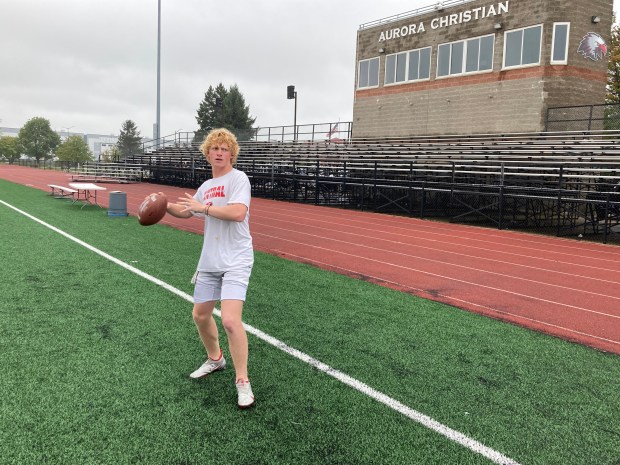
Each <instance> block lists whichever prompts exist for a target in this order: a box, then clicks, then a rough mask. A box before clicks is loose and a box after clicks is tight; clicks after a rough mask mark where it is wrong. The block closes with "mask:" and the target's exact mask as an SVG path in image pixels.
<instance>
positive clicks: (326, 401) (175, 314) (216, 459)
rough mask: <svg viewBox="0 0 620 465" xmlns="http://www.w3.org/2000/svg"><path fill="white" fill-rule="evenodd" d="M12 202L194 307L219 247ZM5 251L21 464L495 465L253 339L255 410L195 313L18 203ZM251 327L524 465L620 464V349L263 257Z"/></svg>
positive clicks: (19, 195)
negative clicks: (199, 276)
mask: <svg viewBox="0 0 620 465" xmlns="http://www.w3.org/2000/svg"><path fill="white" fill-rule="evenodd" d="M0 200H1V201H4V202H7V203H9V204H11V205H13V206H15V207H17V208H19V209H21V210H23V211H25V212H27V213H28V214H30V215H33V216H35V217H37V218H39V219H41V220H42V221H45V222H46V223H49V224H51V225H53V226H54V227H56V228H58V229H60V230H62V231H65V232H66V233H68V234H70V235H72V236H75V237H77V238H78V239H80V240H82V241H85V242H87V243H88V244H90V245H92V246H93V247H96V248H97V249H100V250H102V251H103V252H105V253H107V254H110V255H111V256H113V257H115V258H117V259H119V260H121V261H123V262H126V263H127V264H129V265H131V266H134V267H136V268H138V269H140V270H142V271H143V272H145V273H148V274H150V275H152V276H154V277H156V278H158V279H160V280H162V281H164V282H166V283H168V284H170V285H171V286H173V287H175V288H177V289H179V290H181V291H183V292H185V293H188V294H190V295H191V292H192V285H191V284H190V278H191V275H192V273H193V271H194V269H195V266H196V262H197V260H198V255H199V252H200V247H201V245H202V236H200V235H196V234H192V233H187V232H183V231H179V230H175V229H173V228H169V227H166V226H163V225H155V226H152V227H148V228H145V227H142V226H140V225H139V224H138V223H137V220H136V219H135V218H132V217H117V218H109V217H107V215H106V211H105V210H103V209H100V208H98V207H91V206H87V207H84V208H82V209H80V207H79V206H78V205H71V204H70V202H67V201H65V200H58V199H53V198H51V197H50V196H48V195H46V194H45V193H43V192H42V191H38V190H34V189H30V188H26V187H23V186H18V185H15V184H11V183H8V182H5V181H1V180H0ZM0 244H1V247H0V263H2V264H3V265H2V269H1V270H0V295H1V296H2V300H1V301H0V321H1V324H0V366H2V370H0V398H1V399H2V402H1V403H0V463H1V464H38V463H54V464H67V463H75V464H89V463H92V464H125V463H127V464H129V463H145V464H147V463H148V464H203V463H204V464H210V463H213V464H229V463H230V464H246V463H247V464H280V463H281V464H289V463H290V464H405V463H415V464H478V463H480V464H482V463H491V462H490V461H489V460H487V459H486V458H484V457H483V456H481V455H479V454H476V453H474V452H472V451H471V450H469V449H467V448H465V447H463V446H461V445H459V444H456V443H454V442H452V441H450V440H449V439H447V438H445V437H444V436H442V435H440V434H438V433H436V432H434V431H431V430H429V429H427V428H425V427H424V426H422V425H420V424H418V423H416V422H415V421H413V420H411V419H409V418H407V417H405V416H404V415H402V414H400V413H398V412H395V411H393V410H391V409H389V408H388V407H386V406H384V405H383V404H380V403H378V402H376V401H374V400H372V399H370V398H368V397H367V396H365V395H364V394H362V393H360V392H358V391H356V390H354V389H352V388H350V387H348V386H346V385H344V384H342V383H340V382H339V381H337V380H335V379H334V378H332V377H331V376H329V375H327V374H325V373H322V372H320V371H319V370H317V369H316V368H313V367H311V366H309V365H307V364H305V363H303V362H301V361H299V360H298V359H296V358H293V357H291V356H290V355H288V354H286V353H284V352H283V351H281V350H280V349H278V348H275V347H273V346H272V345H269V344H268V343H266V342H264V341H262V340H261V339H259V338H257V337H254V336H252V335H250V337H249V344H250V366H249V367H250V377H251V380H252V385H253V389H254V393H255V395H256V397H257V405H256V407H254V408H253V409H251V410H248V411H239V410H238V409H237V407H236V392H235V389H234V384H233V383H234V370H233V369H232V366H231V367H230V369H227V370H226V371H224V372H221V373H217V374H214V375H213V376H211V377H209V378H207V379H204V380H201V381H194V380H191V379H189V378H188V376H187V375H188V373H189V372H191V371H192V370H193V369H195V368H196V367H197V366H198V365H199V364H200V363H202V361H203V359H204V357H205V355H204V349H202V346H201V344H200V342H199V339H198V336H197V334H196V331H195V328H194V326H193V322H192V320H191V303H189V302H188V301H186V300H184V299H183V298H182V297H179V296H178V295H176V294H173V293H171V292H170V291H168V290H165V289H163V288H161V287H159V286H157V285H155V284H154V283H152V282H149V281H148V280H146V279H144V278H142V277H140V276H138V275H136V274H134V273H132V272H131V271H129V270H126V269H124V268H122V267H120V266H119V265H118V264H115V263H113V262H111V261H109V260H107V259H105V258H103V257H101V256H100V255H97V254H96V253H94V252H93V251H91V250H88V249H86V248H84V247H83V246H81V245H79V244H77V243H75V242H73V241H71V240H70V239H68V238H66V237H63V236H62V235H60V234H58V233H57V232H54V231H52V230H50V229H49V228H46V227H45V226H43V225H41V224H39V223H37V222H35V221H33V220H32V219H30V218H28V217H26V216H24V215H22V214H20V213H18V212H16V211H14V210H13V209H10V208H8V207H7V206H6V205H4V204H2V203H0ZM244 320H245V321H246V322H247V323H248V324H249V325H251V326H253V327H255V328H257V329H259V330H261V331H263V332H265V333H267V334H269V335H270V336H272V337H274V338H277V339H278V340H280V341H283V342H284V343H286V344H288V345H289V346H291V347H293V348H295V349H298V350H300V351H302V352H304V353H306V354H308V355H310V356H312V357H314V358H316V359H318V360H320V361H322V362H324V363H326V364H328V365H330V366H331V367H333V368H334V369H336V370H339V371H341V372H344V373H346V374H347V375H349V376H351V377H353V378H355V379H357V380H359V381H360V382H363V383H365V384H367V385H369V386H370V387H372V388H374V389H376V390H378V391H380V392H383V393H384V394H387V395H389V396H391V397H392V398H394V399H396V400H398V401H399V402H401V403H403V404H405V405H407V406H409V407H410V408H412V409H415V410H417V411H419V412H421V413H423V414H425V415H428V416H430V417H432V418H433V419H435V420H437V421H439V422H441V423H443V424H445V425H446V426H448V427H450V428H453V429H455V430H457V431H460V432H461V433H463V434H465V435H468V436H469V437H471V438H472V439H475V440H477V441H480V442H482V443H484V444H485V445H486V446H488V447H490V448H493V449H495V450H497V451H499V452H501V453H503V454H505V455H507V456H508V457H510V458H512V459H514V460H516V461H518V462H520V463H523V464H568V463H570V464H597V465H598V464H618V463H620V426H618V425H620V406H619V402H618V401H619V400H620V395H619V394H618V392H620V357H618V356H615V355H610V354H605V353H601V352H598V351H595V350H592V349H589V348H586V347H583V346H579V345H576V344H572V343H568V342H565V341H562V340H560V339H556V338H553V337H549V336H545V335H542V334H539V333H535V332H532V331H528V330H525V329H523V328H519V327H516V326H513V325H509V324H505V323H501V322H498V321H495V320H492V319H488V318H484V317H481V316H479V315H475V314H471V313H468V312H465V311H462V310H459V309H456V308H453V307H450V306H446V305H443V304H440V303H437V302H431V301H426V300H423V299H420V298H417V297H414V296H411V295H408V294H404V293H400V292H396V291H393V290H389V289H386V288H382V287H379V286H376V285H373V284H370V283H366V282H361V281H357V280H354V279H351V278H347V277H344V276H340V275H337V274H333V273H329V272H326V271H323V270H319V269H316V268H313V267H310V266H307V265H303V264H298V263H294V262H290V261H286V260H283V259H280V258H277V257H273V256H269V255H266V254H262V253H256V262H255V266H254V270H253V275H252V279H251V283H250V289H249V291H248V300H247V302H246V306H245V311H244ZM220 334H221V338H222V341H221V342H222V345H223V347H224V348H226V347H227V344H226V340H225V336H224V331H223V330H221V331H220ZM225 353H226V354H227V351H225ZM230 362H232V361H231V360H230V358H229V363H230ZM231 365H232V363H231Z"/></svg>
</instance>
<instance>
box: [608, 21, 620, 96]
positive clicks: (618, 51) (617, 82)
mask: <svg viewBox="0 0 620 465" xmlns="http://www.w3.org/2000/svg"><path fill="white" fill-rule="evenodd" d="M609 52H610V53H609V55H610V56H609V62H608V65H607V67H608V73H607V96H606V99H605V103H620V24H616V25H614V26H613V27H612V29H611V43H610V44H609Z"/></svg>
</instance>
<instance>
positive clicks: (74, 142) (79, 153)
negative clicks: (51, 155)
mask: <svg viewBox="0 0 620 465" xmlns="http://www.w3.org/2000/svg"><path fill="white" fill-rule="evenodd" d="M56 156H57V157H58V159H59V160H60V161H70V162H75V163H85V162H87V161H92V160H93V154H92V152H91V151H90V148H88V144H86V142H85V141H84V139H83V138H82V136H71V137H69V138H68V139H67V140H66V141H64V142H63V143H62V144H60V147H58V149H56Z"/></svg>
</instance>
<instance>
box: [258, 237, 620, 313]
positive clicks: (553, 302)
mask: <svg viewBox="0 0 620 465" xmlns="http://www.w3.org/2000/svg"><path fill="white" fill-rule="evenodd" d="M254 234H255V235H256V236H264V237H268V238H270V239H275V240H279V241H283V242H290V243H293V244H298V245H303V246H306V247H311V248H313V249H320V250H322V251H323V252H327V253H330V254H339V255H344V256H346V257H350V258H356V259H360V260H366V261H369V262H373V263H379V264H381V265H389V266H391V267H393V268H398V269H400V270H405V271H408V272H416V273H422V274H425V275H428V276H434V277H437V278H441V279H446V280H449V281H454V282H457V283H461V284H467V285H469V286H475V287H481V288H483V289H490V290H492V291H498V292H504V293H506V294H510V295H514V296H517V297H526V298H528V299H532V300H537V301H539V302H544V303H547V304H553V305H559V306H562V307H567V308H572V309H573V310H579V311H582V312H587V313H592V314H596V315H601V316H604V317H609V318H618V319H620V315H612V314H610V313H605V312H599V311H597V310H591V309H589V308H583V307H578V306H576V305H570V304H564V303H561V302H556V301H554V300H548V299H543V298H541V297H535V296H531V295H527V294H523V293H521V292H514V291H509V290H507V289H501V288H499V287H493V286H487V285H486V284H480V283H477V282H474V281H465V280H464V279H458V278H453V277H450V276H445V275H441V274H437V273H431V272H430V271H426V270H421V269H418V268H412V267H410V266H405V265H398V264H396V263H390V262H385V261H382V260H377V259H375V258H370V257H366V256H363V255H356V254H352V253H347V252H342V251H341V250H336V249H330V248H327V247H321V246H319V245H313V244H308V243H306V242H299V241H294V240H292V239H285V238H283V237H278V236H273V235H270V234H263V233H254ZM308 260H312V259H311V258H308ZM358 274H360V275H363V274H364V273H361V272H358ZM541 284H544V283H541Z"/></svg>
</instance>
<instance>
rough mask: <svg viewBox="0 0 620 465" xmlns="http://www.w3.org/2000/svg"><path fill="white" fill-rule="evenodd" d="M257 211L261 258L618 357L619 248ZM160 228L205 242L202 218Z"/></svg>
mask: <svg viewBox="0 0 620 465" xmlns="http://www.w3.org/2000/svg"><path fill="white" fill-rule="evenodd" d="M0 178H3V179H7V180H9V181H13V182H15V183H19V184H23V185H28V186H32V187H35V188H37V189H41V190H43V191H47V192H49V191H50V189H49V188H48V186H47V184H61V185H67V184H68V182H70V176H69V175H68V174H67V173H62V172H57V171H49V170H40V169H35V168H25V167H19V166H12V165H8V166H7V165H0ZM101 185H102V186H104V187H106V188H107V191H105V192H100V193H99V199H98V200H99V203H100V204H101V205H102V206H104V207H107V206H108V199H109V192H111V191H123V192H125V193H126V194H127V208H128V211H129V213H130V214H132V215H135V214H136V211H137V208H138V206H139V205H140V203H141V202H142V200H143V199H144V197H145V196H146V195H147V194H149V193H151V192H158V191H162V192H164V193H165V194H166V195H167V196H168V198H169V199H171V200H175V199H176V198H177V197H179V196H180V195H182V194H183V193H184V192H190V193H193V190H192V189H182V188H175V187H169V186H160V185H154V184H147V183H137V184H108V183H106V184H101ZM0 198H1V194H0ZM250 211H251V220H250V225H251V229H252V235H253V238H254V244H255V249H256V250H260V251H263V252H267V253H271V254H275V255H278V256H281V257H283V258H287V259H290V260H295V261H299V262H304V263H309V264H312V265H315V266H317V267H320V268H324V269H327V270H331V271H334V272H337V273H341V274H345V275H348V276H352V277H355V278H359V279H364V280H368V281H372V282H375V283H377V284H380V285H383V286H387V287H390V288H393V289H397V290H400V291H404V292H408V293H411V294H415V295H418V296H421V297H425V298H428V299H432V300H436V301H440V302H445V303H447V304H450V305H454V306H456V307H459V308H462V309H465V310H469V311H472V312H476V313H480V314H483V315H487V316H489V317H492V318H496V319H500V320H503V321H507V322H510V323H513V324H517V325H520V326H524V327H527V328H530V329H534V330H537V331H541V332H544V333H547V334H550V335H554V336H557V337H561V338H564V339H567V340H570V341H573V342H578V343H581V344H585V345H588V346H590V347H594V348H597V349H600V350H603V351H608V352H613V353H615V354H620V248H619V247H617V246H613V245H604V244H595V243H588V242H578V241H574V240H567V239H560V238H555V237H546V236H538V235H532V234H525V233H518V232H512V231H499V230H492V229H484V228H477V227H471V226H463V225H455V224H446V223H438V222H433V221H427V220H420V219H413V218H403V217H397V216H389V215H383V214H376V213H368V212H360V211H354V210H342V209H336V208H329V207H316V206H312V205H303V204H296V203H288V202H278V201H273V200H266V199H260V198H254V199H252V207H251V209H250ZM162 223H164V224H168V225H170V226H173V227H176V228H179V229H183V230H187V231H193V232H196V233H202V227H203V225H202V222H201V221H200V220H199V219H191V220H180V219H176V218H174V217H171V216H169V215H168V216H166V217H165V218H164V220H163V221H162Z"/></svg>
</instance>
